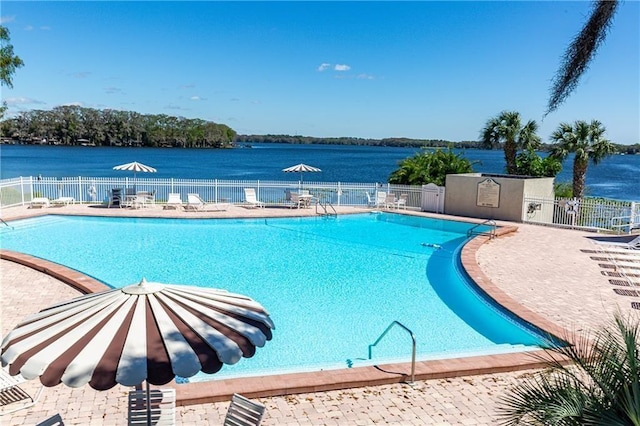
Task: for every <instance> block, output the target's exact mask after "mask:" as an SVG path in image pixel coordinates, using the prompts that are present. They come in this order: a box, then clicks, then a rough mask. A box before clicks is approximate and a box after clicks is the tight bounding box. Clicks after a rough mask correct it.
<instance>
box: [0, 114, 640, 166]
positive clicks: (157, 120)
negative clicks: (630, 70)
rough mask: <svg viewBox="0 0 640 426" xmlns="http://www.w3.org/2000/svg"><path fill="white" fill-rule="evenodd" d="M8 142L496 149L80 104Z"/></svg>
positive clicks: (4, 130)
mask: <svg viewBox="0 0 640 426" xmlns="http://www.w3.org/2000/svg"><path fill="white" fill-rule="evenodd" d="M0 136H1V137H2V141H3V142H5V143H7V142H8V143H23V144H48V145H90V146H135V147H167V148H231V147H233V146H236V145H238V144H245V146H247V145H252V144H259V143H286V144H319V145H359V146H385V147H416V148H442V147H447V148H454V149H487V148H489V149H491V148H498V149H500V148H501V147H500V146H499V145H500V144H499V143H498V144H496V145H495V146H489V145H487V143H486V141H484V140H483V135H481V137H480V138H479V140H475V141H447V140H443V139H410V138H403V137H398V138H383V139H371V138H356V137H338V138H320V137H314V136H301V135H285V134H278V135H274V134H267V135H238V134H237V133H236V131H235V130H233V129H232V128H230V127H229V126H227V125H225V124H219V123H214V122H211V121H205V120H202V119H189V118H184V117H176V116H170V115H166V114H140V113H138V112H134V111H118V110H112V109H104V110H98V109H93V108H85V107H80V106H74V105H65V106H59V107H55V108H53V109H51V110H48V111H46V110H31V111H25V112H21V113H19V114H18V115H17V116H15V117H11V118H6V119H3V120H2V121H0ZM554 145H555V144H553V143H552V144H544V143H539V144H538V145H537V147H536V150H537V151H542V152H550V151H552V150H553V148H554ZM613 147H614V149H615V151H616V152H619V153H625V154H637V153H640V144H635V145H619V144H613Z"/></svg>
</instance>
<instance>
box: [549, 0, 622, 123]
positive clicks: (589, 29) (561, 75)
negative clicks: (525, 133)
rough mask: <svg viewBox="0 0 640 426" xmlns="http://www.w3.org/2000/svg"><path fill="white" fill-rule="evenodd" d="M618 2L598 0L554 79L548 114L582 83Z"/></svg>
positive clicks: (605, 33)
mask: <svg viewBox="0 0 640 426" xmlns="http://www.w3.org/2000/svg"><path fill="white" fill-rule="evenodd" d="M618 4H619V1H618V0H598V1H597V2H595V4H594V7H593V9H592V12H591V15H590V17H589V19H588V20H587V22H586V23H585V25H584V27H583V28H582V30H581V31H580V32H579V33H578V35H577V36H576V37H575V38H574V40H573V41H572V42H571V44H570V45H569V47H568V48H567V50H566V52H565V53H564V56H563V58H562V60H561V63H560V68H559V69H558V71H557V72H556V75H555V77H554V79H553V84H552V88H551V97H550V98H549V103H548V105H547V111H546V112H545V114H544V115H545V116H547V115H548V114H549V113H551V112H553V111H555V110H556V109H557V108H558V107H559V106H560V105H561V104H562V103H563V102H564V101H565V100H566V99H567V97H569V95H570V94H571V92H573V90H574V89H575V88H576V87H577V86H578V82H579V81H580V77H581V76H582V75H583V74H584V72H585V71H586V70H587V69H588V68H589V64H590V63H591V61H592V60H593V58H594V57H595V55H596V52H597V51H598V48H599V47H600V45H601V44H602V43H603V42H604V40H605V38H606V36H607V33H608V31H609V28H610V26H611V23H612V22H613V17H614V15H615V12H616V9H617V7H618Z"/></svg>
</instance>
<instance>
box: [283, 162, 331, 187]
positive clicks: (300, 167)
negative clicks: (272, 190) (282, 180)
mask: <svg viewBox="0 0 640 426" xmlns="http://www.w3.org/2000/svg"><path fill="white" fill-rule="evenodd" d="M282 171H283V172H285V173H300V183H302V173H309V172H311V173H314V172H321V171H322V170H320V169H319V168H317V167H313V166H308V165H306V164H303V163H300V164H296V165H295V166H291V167H287V168H286V169H282Z"/></svg>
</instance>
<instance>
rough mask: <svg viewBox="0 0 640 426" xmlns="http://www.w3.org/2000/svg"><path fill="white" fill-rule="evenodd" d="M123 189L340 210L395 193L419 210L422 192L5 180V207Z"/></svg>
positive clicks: (208, 182)
mask: <svg viewBox="0 0 640 426" xmlns="http://www.w3.org/2000/svg"><path fill="white" fill-rule="evenodd" d="M116 188H120V189H122V193H123V194H124V193H126V192H127V191H132V192H137V191H147V192H154V193H155V200H156V202H159V203H163V202H165V201H166V200H167V198H168V197H169V193H179V194H180V196H181V198H182V199H183V200H186V199H187V194H189V193H197V194H199V195H200V196H201V198H203V199H204V200H206V201H219V202H228V203H233V204H242V203H243V202H244V188H255V189H256V194H257V196H258V199H259V200H260V201H262V202H264V203H266V204H271V205H287V204H288V201H287V200H286V192H285V191H286V190H290V191H295V192H299V191H301V190H303V189H304V190H308V191H309V192H310V193H311V194H312V195H313V196H314V197H315V198H317V199H318V200H320V201H322V202H329V203H331V204H332V205H334V206H366V205H367V202H368V198H367V194H369V197H370V198H373V199H375V194H376V192H377V191H385V192H387V193H393V194H395V195H396V198H399V197H400V194H407V196H408V197H407V204H406V205H407V208H409V209H415V210H419V209H420V206H421V201H422V198H421V187H419V186H405V185H391V184H384V185H381V184H377V183H345V182H306V181H305V182H303V183H301V182H299V181H260V180H218V179H155V178H137V179H135V180H134V179H133V178H130V177H124V178H104V177H82V176H80V177H67V178H50V177H39V178H35V177H20V178H15V179H4V180H0V206H1V207H3V208H4V207H11V206H19V205H27V204H29V203H30V202H31V199H33V198H36V197H47V198H49V199H51V200H55V199H57V198H61V197H72V198H73V199H74V200H75V202H76V203H103V204H106V203H107V202H108V199H109V194H110V193H111V190H113V189H116Z"/></svg>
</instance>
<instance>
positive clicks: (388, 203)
mask: <svg viewBox="0 0 640 426" xmlns="http://www.w3.org/2000/svg"><path fill="white" fill-rule="evenodd" d="M395 206H396V196H395V194H392V193H391V192H390V193H388V194H387V196H386V197H385V198H384V207H385V208H387V209H390V208H392V207H395Z"/></svg>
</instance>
